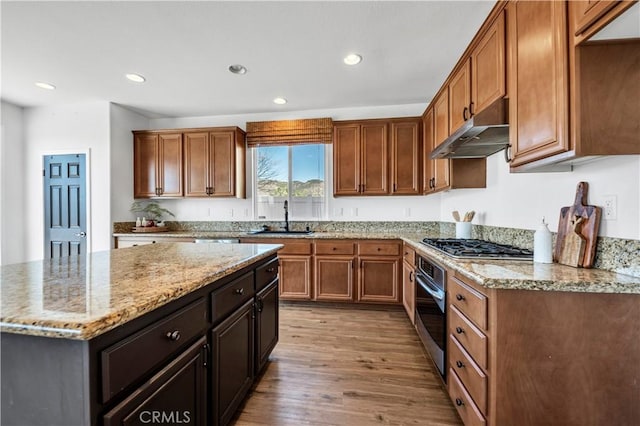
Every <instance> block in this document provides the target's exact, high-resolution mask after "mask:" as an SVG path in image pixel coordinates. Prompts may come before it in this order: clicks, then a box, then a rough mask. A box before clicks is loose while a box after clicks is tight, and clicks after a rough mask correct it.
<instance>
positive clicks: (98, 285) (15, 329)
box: [0, 243, 282, 340]
mask: <svg viewBox="0 0 640 426" xmlns="http://www.w3.org/2000/svg"><path fill="white" fill-rule="evenodd" d="M281 247H282V246H281V245H276V244H186V243H162V244H153V245H146V246H141V247H132V248H126V249H117V250H110V251H103V252H95V253H90V254H88V255H87V256H80V257H66V258H58V259H48V260H42V261H35V262H27V263H19V264H14V265H6V266H2V267H1V268H0V289H1V292H2V301H1V307H2V310H1V313H0V330H1V331H3V332H10V333H20V334H30V335H36V336H48V337H62V338H68V339H77V340H89V339H91V338H93V337H96V336H98V335H100V334H102V333H105V332H106V331H109V330H111V329H113V328H115V327H117V326H119V325H121V324H124V323H126V322H128V321H130V320H132V319H134V318H136V317H139V316H141V315H143V314H145V313H147V312H150V311H152V310H154V309H156V308H158V307H160V306H163V305H165V304H167V303H169V302H171V301H172V300H175V299H178V298H179V297H181V296H184V295H186V294H188V293H190V292H192V291H194V290H197V289H199V288H201V287H204V286H206V285H207V284H210V283H212V282H214V281H216V280H218V279H220V278H223V277H225V276H227V275H229V274H231V273H233V272H235V271H238V270H240V269H242V268H244V267H246V266H248V265H250V264H252V263H254V262H256V261H259V260H261V259H264V258H266V257H268V256H270V255H272V254H274V253H276V252H277V250H278V249H279V248H281Z"/></svg>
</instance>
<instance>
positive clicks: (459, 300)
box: [447, 276, 487, 330]
mask: <svg viewBox="0 0 640 426" xmlns="http://www.w3.org/2000/svg"><path fill="white" fill-rule="evenodd" d="M447 284H448V287H449V288H448V289H447V292H448V293H449V300H450V301H451V303H452V304H453V305H454V306H455V307H456V308H458V309H459V310H460V312H462V313H464V314H465V315H466V316H467V318H469V319H470V320H471V321H473V322H474V323H475V324H476V325H477V326H478V327H480V328H482V329H483V330H486V329H487V298H486V297H485V296H484V295H482V294H480V293H478V292H477V291H475V290H474V289H472V288H471V287H469V286H468V285H466V284H465V283H463V282H462V281H460V280H459V279H457V278H456V277H454V276H450V277H449V282H448V283H447Z"/></svg>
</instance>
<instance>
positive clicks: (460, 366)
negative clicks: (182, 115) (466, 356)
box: [456, 361, 464, 368]
mask: <svg viewBox="0 0 640 426" xmlns="http://www.w3.org/2000/svg"><path fill="white" fill-rule="evenodd" d="M456 367H458V368H462V367H464V364H463V363H462V361H456Z"/></svg>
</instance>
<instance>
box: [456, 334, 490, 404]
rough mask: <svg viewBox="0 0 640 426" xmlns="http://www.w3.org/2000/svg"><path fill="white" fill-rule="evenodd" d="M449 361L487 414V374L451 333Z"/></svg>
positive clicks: (470, 393)
mask: <svg viewBox="0 0 640 426" xmlns="http://www.w3.org/2000/svg"><path fill="white" fill-rule="evenodd" d="M449 362H450V366H451V369H452V370H454V371H455V372H456V374H457V375H458V378H459V379H460V381H461V382H462V384H463V385H464V387H465V388H466V389H467V391H468V392H469V395H471V398H472V399H473V401H474V402H475V403H476V405H477V406H478V408H479V409H480V411H481V412H482V413H483V414H487V375H486V374H484V372H483V371H482V369H481V368H480V367H479V366H478V364H476V363H475V361H473V359H472V358H471V356H470V355H469V354H468V353H467V352H466V351H465V350H464V348H463V347H462V346H461V345H460V343H459V342H458V340H457V339H456V338H455V337H453V335H451V334H450V335H449Z"/></svg>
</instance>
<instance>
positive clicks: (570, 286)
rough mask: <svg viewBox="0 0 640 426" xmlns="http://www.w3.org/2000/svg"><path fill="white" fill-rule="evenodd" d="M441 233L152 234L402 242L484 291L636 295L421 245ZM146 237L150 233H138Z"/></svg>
mask: <svg viewBox="0 0 640 426" xmlns="http://www.w3.org/2000/svg"><path fill="white" fill-rule="evenodd" d="M446 232H447V231H446V230H445V235H442V234H443V232H442V231H441V230H440V229H439V228H437V227H425V229H424V230H423V231H420V232H398V231H395V232H394V231H389V232H376V231H375V230H361V231H353V232H340V231H329V232H315V233H313V234H309V235H304V234H302V235H301V234H295V235H283V234H248V233H247V232H233V231H224V232H215V231H195V232H194V231H178V232H163V233H161V234H152V235H156V236H164V237H170V236H175V237H185V236H188V237H194V238H242V237H244V238H268V239H270V240H273V239H280V238H281V239H283V241H286V239H289V238H309V239H402V240H403V241H405V242H407V243H409V244H410V245H411V246H412V247H414V248H415V249H416V250H417V251H418V252H419V253H422V254H424V255H427V256H429V257H431V258H433V259H434V260H437V261H438V262H440V263H441V264H442V265H444V266H446V267H448V268H450V269H453V270H456V271H458V272H460V273H461V274H463V275H464V276H466V277H468V278H469V279H471V280H473V281H474V282H476V283H478V284H480V285H482V286H484V287H487V288H500V289H520V290H546V291H568V292H588V293H630V294H640V277H635V276H631V275H626V274H620V273H616V272H612V271H606V270H602V269H583V268H572V267H569V266H564V265H558V264H539V263H533V262H531V261H508V260H499V261H478V260H475V261H473V260H471V261H467V260H458V259H453V258H451V257H448V256H446V255H443V254H441V253H439V252H437V251H436V250H433V249H430V248H428V247H426V246H425V245H423V244H422V243H421V241H422V239H423V238H425V237H429V238H438V237H441V236H446V237H450V236H451V235H449V234H446ZM132 235H134V234H131V233H121V234H114V236H132ZM141 235H147V236H148V235H150V234H141Z"/></svg>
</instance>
